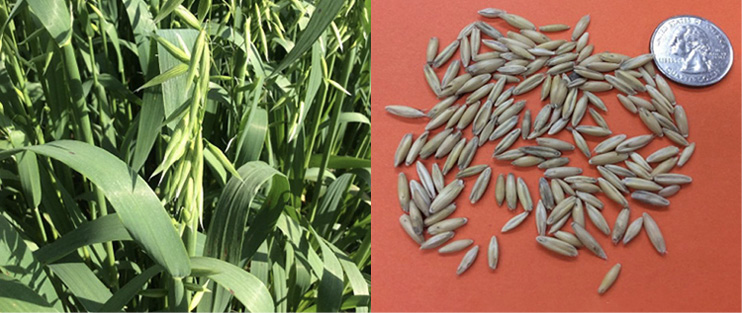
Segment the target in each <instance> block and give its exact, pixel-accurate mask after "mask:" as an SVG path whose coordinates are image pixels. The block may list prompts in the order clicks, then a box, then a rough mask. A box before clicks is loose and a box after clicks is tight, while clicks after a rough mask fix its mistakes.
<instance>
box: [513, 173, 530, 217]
mask: <svg viewBox="0 0 742 313" xmlns="http://www.w3.org/2000/svg"><path fill="white" fill-rule="evenodd" d="M517 193H518V200H519V201H520V205H521V206H522V207H523V210H525V211H526V212H530V211H531V210H533V199H532V198H531V192H530V191H528V185H526V182H525V181H524V180H523V178H520V177H518V187H517Z"/></svg>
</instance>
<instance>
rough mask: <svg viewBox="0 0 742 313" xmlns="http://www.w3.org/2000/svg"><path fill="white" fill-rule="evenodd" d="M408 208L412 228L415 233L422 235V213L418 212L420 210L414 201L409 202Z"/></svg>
mask: <svg viewBox="0 0 742 313" xmlns="http://www.w3.org/2000/svg"><path fill="white" fill-rule="evenodd" d="M409 209H410V212H409V213H410V222H411V223H412V230H413V231H414V232H415V234H418V235H422V234H423V215H422V213H421V212H420V210H419V209H418V208H417V206H416V205H415V203H414V202H412V203H410V205H409Z"/></svg>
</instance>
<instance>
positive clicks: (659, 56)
mask: <svg viewBox="0 0 742 313" xmlns="http://www.w3.org/2000/svg"><path fill="white" fill-rule="evenodd" d="M650 49H651V51H652V53H653V54H654V56H655V57H654V62H655V64H656V65H657V68H658V69H659V70H660V71H661V72H662V73H663V74H665V76H667V78H669V79H671V80H673V81H675V82H677V83H680V84H685V85H690V86H708V85H711V84H715V83H717V82H718V81H720V80H721V79H722V78H724V76H726V75H727V73H729V69H731V68H732V57H733V55H734V53H733V51H732V44H731V43H730V42H729V38H727V35H726V34H724V32H723V31H721V29H719V27H718V26H716V25H714V23H711V22H709V21H708V20H706V19H704V18H701V17H698V16H692V15H680V16H674V17H671V18H669V19H667V20H665V21H664V22H662V23H660V25H659V26H657V29H655V30H654V33H653V34H652V40H651V42H650Z"/></svg>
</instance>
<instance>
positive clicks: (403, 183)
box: [397, 172, 410, 213]
mask: <svg viewBox="0 0 742 313" xmlns="http://www.w3.org/2000/svg"><path fill="white" fill-rule="evenodd" d="M408 184H409V182H408V181H407V175H405V174H404V173H401V172H400V173H399V175H397V198H398V199H399V206H400V207H402V211H404V212H405V213H407V212H409V204H410V187H409V185H408Z"/></svg>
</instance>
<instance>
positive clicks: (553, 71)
mask: <svg viewBox="0 0 742 313" xmlns="http://www.w3.org/2000/svg"><path fill="white" fill-rule="evenodd" d="M547 63H548V62H547ZM574 67H575V62H574V61H570V62H564V63H561V64H559V65H555V66H554V67H552V68H550V69H549V70H547V71H546V74H549V75H557V74H561V73H566V72H569V71H571V70H572V69H573V68H574ZM583 86H584V85H583Z"/></svg>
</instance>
